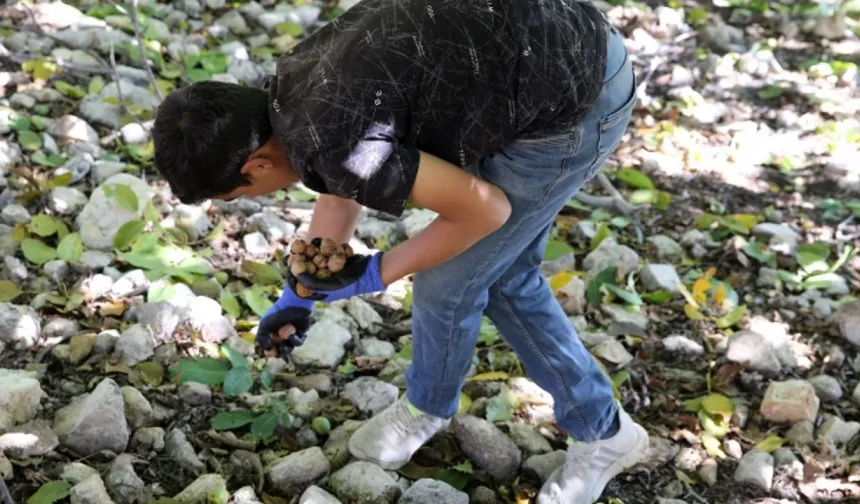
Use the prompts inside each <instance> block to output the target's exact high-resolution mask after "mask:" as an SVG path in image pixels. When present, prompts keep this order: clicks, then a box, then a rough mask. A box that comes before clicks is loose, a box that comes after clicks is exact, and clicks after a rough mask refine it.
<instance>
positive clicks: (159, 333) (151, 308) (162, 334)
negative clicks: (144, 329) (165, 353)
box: [131, 301, 180, 343]
mask: <svg viewBox="0 0 860 504" xmlns="http://www.w3.org/2000/svg"><path fill="white" fill-rule="evenodd" d="M131 315H132V316H133V319H134V320H136V321H137V322H139V323H141V324H144V325H146V326H148V327H149V329H150V330H151V331H152V337H153V338H155V341H157V342H162V343H163V342H166V341H169V340H170V339H171V338H172V337H173V331H175V330H176V326H178V325H179V322H180V320H179V312H178V309H177V308H176V307H175V306H174V305H172V304H170V303H167V302H165V301H159V302H158V303H144V304H142V305H139V306H136V307H134V308H133V311H131Z"/></svg>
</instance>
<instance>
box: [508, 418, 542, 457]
mask: <svg viewBox="0 0 860 504" xmlns="http://www.w3.org/2000/svg"><path fill="white" fill-rule="evenodd" d="M508 430H509V434H510V437H511V439H512V440H513V441H514V443H516V444H517V446H519V447H520V449H521V450H522V451H523V452H524V453H526V454H528V455H539V454H542V453H549V452H551V451H552V447H551V446H550V444H549V441H547V439H546V438H545V437H543V436H541V434H540V433H539V432H538V431H537V430H536V429H535V428H534V427H532V426H531V425H528V424H521V423H512V424H510V426H509V428H508Z"/></svg>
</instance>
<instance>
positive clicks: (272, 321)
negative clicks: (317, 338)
mask: <svg viewBox="0 0 860 504" xmlns="http://www.w3.org/2000/svg"><path fill="white" fill-rule="evenodd" d="M313 306H314V301H313V300H310V299H302V298H300V297H299V296H297V295H296V293H295V292H293V291H292V289H290V288H289V287H286V288H284V293H283V294H281V298H280V299H278V301H277V302H276V303H275V304H274V305H273V306H272V307H271V308H269V310H268V311H267V312H266V314H265V315H264V316H263V319H262V320H260V325H259V326H257V337H256V341H257V344H259V345H260V346H261V347H262V348H263V350H271V349H272V347H274V346H277V349H278V354H279V355H280V356H281V357H283V358H286V357H287V355H289V353H290V352H292V350H293V348H295V347H297V346H300V345H302V344H303V343H304V342H305V338H306V337H307V335H306V334H305V332H306V331H307V330H308V327H310V316H311V310H312V309H313ZM287 324H292V326H293V327H295V328H296V332H295V334H293V335H292V336H291V337H290V339H288V340H287V341H280V342H278V343H277V345H276V344H275V343H274V342H272V336H274V335H276V334H278V330H279V329H280V328H281V327H284V326H285V325H287Z"/></svg>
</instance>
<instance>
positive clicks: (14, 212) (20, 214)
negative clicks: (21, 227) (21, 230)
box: [0, 203, 30, 226]
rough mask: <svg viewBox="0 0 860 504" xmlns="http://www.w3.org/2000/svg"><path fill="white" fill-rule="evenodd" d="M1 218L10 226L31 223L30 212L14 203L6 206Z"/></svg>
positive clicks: (0, 213)
mask: <svg viewBox="0 0 860 504" xmlns="http://www.w3.org/2000/svg"><path fill="white" fill-rule="evenodd" d="M0 217H2V218H3V221H4V222H6V224H9V225H10V226H14V225H15V224H26V223H28V222H30V212H29V211H27V209H26V208H25V207H24V206H23V205H19V204H17V203H12V204H10V205H6V206H5V207H4V208H3V211H2V212H0Z"/></svg>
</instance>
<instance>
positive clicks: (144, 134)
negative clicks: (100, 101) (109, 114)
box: [119, 122, 149, 144]
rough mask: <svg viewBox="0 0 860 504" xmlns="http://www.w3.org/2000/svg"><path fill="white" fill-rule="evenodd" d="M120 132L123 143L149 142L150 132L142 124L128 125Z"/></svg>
mask: <svg viewBox="0 0 860 504" xmlns="http://www.w3.org/2000/svg"><path fill="white" fill-rule="evenodd" d="M119 131H120V133H121V134H122V141H123V142H125V143H127V144H144V143H146V142H148V141H149V131H147V129H146V128H144V127H143V125H141V124H140V123H136V122H134V123H128V124H126V125H125V126H123V127H122V128H121V129H120V130H119Z"/></svg>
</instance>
